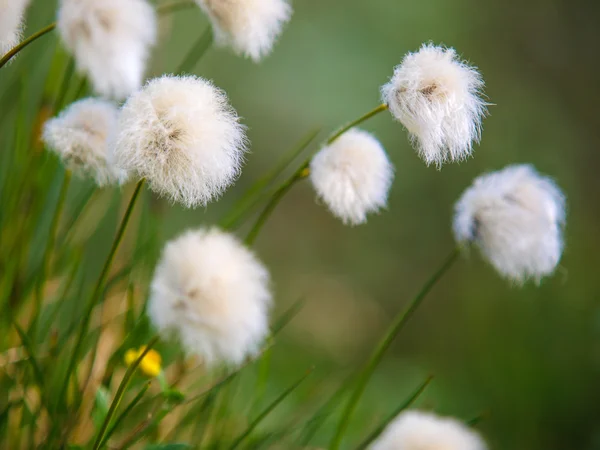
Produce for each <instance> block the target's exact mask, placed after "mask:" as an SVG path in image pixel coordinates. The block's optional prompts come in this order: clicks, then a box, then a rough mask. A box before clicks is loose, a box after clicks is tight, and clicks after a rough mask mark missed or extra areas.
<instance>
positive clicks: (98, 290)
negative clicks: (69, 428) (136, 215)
mask: <svg viewBox="0 0 600 450" xmlns="http://www.w3.org/2000/svg"><path fill="white" fill-rule="evenodd" d="M144 181H145V179H144V178H142V179H141V180H140V181H138V183H137V185H136V187H135V190H134V191H133V194H132V196H131V200H129V205H128V206H127V210H126V211H125V215H124V216H123V219H122V220H121V225H120V226H119V229H118V230H117V234H116V235H115V238H114V240H113V243H112V247H111V249H110V252H109V254H108V256H107V258H106V261H105V262H104V267H103V268H102V272H101V273H100V276H99V277H98V281H97V282H96V286H95V287H94V290H93V292H92V295H91V296H90V299H89V301H88V303H87V305H86V309H85V312H84V315H83V318H82V322H81V326H80V328H79V333H78V335H77V340H76V342H75V348H74V349H73V353H72V356H71V359H70V361H69V365H68V367H67V373H66V375H65V380H64V382H63V385H62V388H61V390H60V395H59V396H58V398H59V401H60V400H61V399H64V398H65V394H66V392H67V388H68V386H69V380H70V378H71V374H72V373H73V370H74V369H75V365H76V364H77V360H78V359H79V356H80V353H81V350H82V346H83V341H84V338H85V335H86V331H87V329H88V327H89V324H90V321H91V316H92V312H93V310H94V307H95V306H96V303H98V301H99V300H100V298H101V296H102V293H103V292H104V289H103V286H104V283H105V282H106V279H107V277H108V273H109V272H110V268H111V266H112V263H113V260H114V258H115V255H116V253H117V250H118V248H119V244H120V243H121V241H122V240H123V236H124V234H125V229H126V228H127V224H128V223H129V219H130V218H131V214H132V212H133V209H134V207H135V203H136V201H137V199H138V197H139V194H140V191H141V189H142V186H143V185H144Z"/></svg>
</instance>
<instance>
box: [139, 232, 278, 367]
mask: <svg viewBox="0 0 600 450" xmlns="http://www.w3.org/2000/svg"><path fill="white" fill-rule="evenodd" d="M268 284H269V273H268V272H267V269H266V268H265V267H264V266H263V265H262V264H261V262H260V261H258V259H257V258H256V257H255V256H254V255H253V254H252V252H250V250H248V249H247V248H246V247H244V246H243V245H242V244H241V243H240V242H238V240H237V239H236V238H235V237H233V236H232V235H231V234H228V233H224V232H222V231H220V230H218V229H214V228H213V229H199V230H196V231H188V232H186V233H185V234H183V235H182V236H180V237H178V238H177V239H175V240H173V241H171V242H169V243H168V244H167V245H166V247H165V249H164V250H163V254H162V257H161V260H160V262H159V263H158V266H157V268H156V271H155V274H154V279H153V281H152V286H151V295H150V302H149V305H148V314H149V316H150V319H151V321H152V323H153V324H154V326H155V327H156V328H157V329H158V330H159V331H160V332H164V333H167V334H172V335H174V336H175V337H176V338H178V339H179V340H180V341H181V343H182V344H183V346H184V348H185V349H186V350H187V352H188V353H190V354H196V355H199V356H200V357H202V358H203V359H204V361H205V362H206V363H207V364H214V363H226V364H240V363H241V362H242V361H243V360H244V358H245V357H246V356H250V355H253V354H255V353H256V352H257V351H258V350H259V348H260V345H261V343H262V341H263V340H264V339H265V337H266V336H267V334H268V310H269V307H270V305H271V293H270V291H269V286H268Z"/></svg>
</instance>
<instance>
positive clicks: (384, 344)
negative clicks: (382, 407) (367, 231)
mask: <svg viewBox="0 0 600 450" xmlns="http://www.w3.org/2000/svg"><path fill="white" fill-rule="evenodd" d="M459 254H460V249H459V248H456V249H454V250H453V251H452V253H450V255H449V256H448V257H447V258H446V260H445V261H444V263H443V264H442V265H441V266H440V268H439V269H438V270H437V271H436V272H434V274H433V275H432V276H431V277H430V278H429V279H428V280H427V282H426V283H425V284H424V285H423V287H422V288H421V290H420V291H419V293H418V294H417V295H416V296H415V297H414V298H413V299H412V300H411V301H410V303H409V304H408V306H407V307H406V308H405V309H404V310H403V311H401V312H400V313H399V314H398V315H397V316H396V318H395V319H394V321H393V322H392V324H391V325H390V327H389V328H388V331H387V332H386V334H385V335H384V336H383V338H382V340H381V341H380V342H379V344H378V345H377V347H376V348H375V350H374V352H373V353H372V354H371V357H370V358H369V360H368V361H367V363H366V365H365V367H364V368H363V370H362V371H361V373H360V375H359V378H358V382H357V384H356V387H355V388H354V391H353V392H352V396H351V397H350V399H349V400H348V403H347V404H346V407H345V409H344V410H343V412H342V417H341V419H340V422H339V424H338V426H337V429H336V432H335V435H334V437H333V439H332V441H331V445H330V446H329V449H330V450H338V449H339V448H340V445H341V443H342V439H343V437H344V433H345V432H346V430H347V428H348V425H349V423H350V419H351V417H352V414H353V412H354V410H355V409H356V406H357V405H358V402H359V400H360V398H361V396H362V394H363V392H364V391H365V388H366V387H367V384H368V382H369V380H370V378H371V376H372V375H373V372H374V371H375V369H376V368H377V366H378V365H379V363H380V362H381V360H382V358H383V356H384V354H385V352H386V351H387V349H388V348H389V347H390V345H391V343H392V342H393V341H394V339H395V337H396V336H397V335H398V333H399V332H400V330H402V328H403V327H404V325H405V324H406V322H407V321H408V319H410V318H411V316H412V315H413V313H414V312H415V311H416V309H417V308H418V307H419V305H420V304H421V303H422V301H423V299H424V298H425V296H426V295H427V294H428V293H429V291H430V290H431V289H432V288H433V287H434V286H435V285H436V283H437V282H438V281H439V280H440V279H441V278H442V276H443V275H444V274H445V273H446V272H447V271H448V270H449V269H450V268H451V267H452V265H453V264H454V262H455V261H456V260H457V258H458V256H459Z"/></svg>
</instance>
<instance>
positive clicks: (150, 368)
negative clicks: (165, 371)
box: [125, 346, 162, 377]
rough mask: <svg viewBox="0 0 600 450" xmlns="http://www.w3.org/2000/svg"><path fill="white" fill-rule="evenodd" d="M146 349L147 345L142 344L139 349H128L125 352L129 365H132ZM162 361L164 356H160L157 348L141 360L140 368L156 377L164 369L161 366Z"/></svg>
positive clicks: (146, 373)
mask: <svg viewBox="0 0 600 450" xmlns="http://www.w3.org/2000/svg"><path fill="white" fill-rule="evenodd" d="M145 349H146V347H145V346H142V347H140V348H139V349H138V350H135V349H129V350H127V352H125V364H127V365H128V366H130V365H132V364H133V363H134V362H135V361H136V360H137V359H138V358H139V357H140V355H141V354H142V352H143V351H144V350H145ZM161 362H162V358H161V357H160V354H159V353H158V352H157V351H155V350H150V351H149V352H148V353H146V355H145V356H144V359H142V361H141V362H140V369H142V372H144V375H146V376H148V377H156V376H158V374H159V373H160V372H161V370H162V369H161V367H160V364H161Z"/></svg>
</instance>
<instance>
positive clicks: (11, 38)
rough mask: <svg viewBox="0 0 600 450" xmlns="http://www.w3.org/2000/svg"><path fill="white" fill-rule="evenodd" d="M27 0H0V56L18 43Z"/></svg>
mask: <svg viewBox="0 0 600 450" xmlns="http://www.w3.org/2000/svg"><path fill="white" fill-rule="evenodd" d="M28 4H29V0H0V58H1V57H2V56H4V54H5V53H6V52H8V51H9V50H10V49H12V48H13V47H14V46H15V45H17V44H18V43H19V41H20V40H21V38H22V31H23V15H24V14H25V9H26V8H27V5H28Z"/></svg>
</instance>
